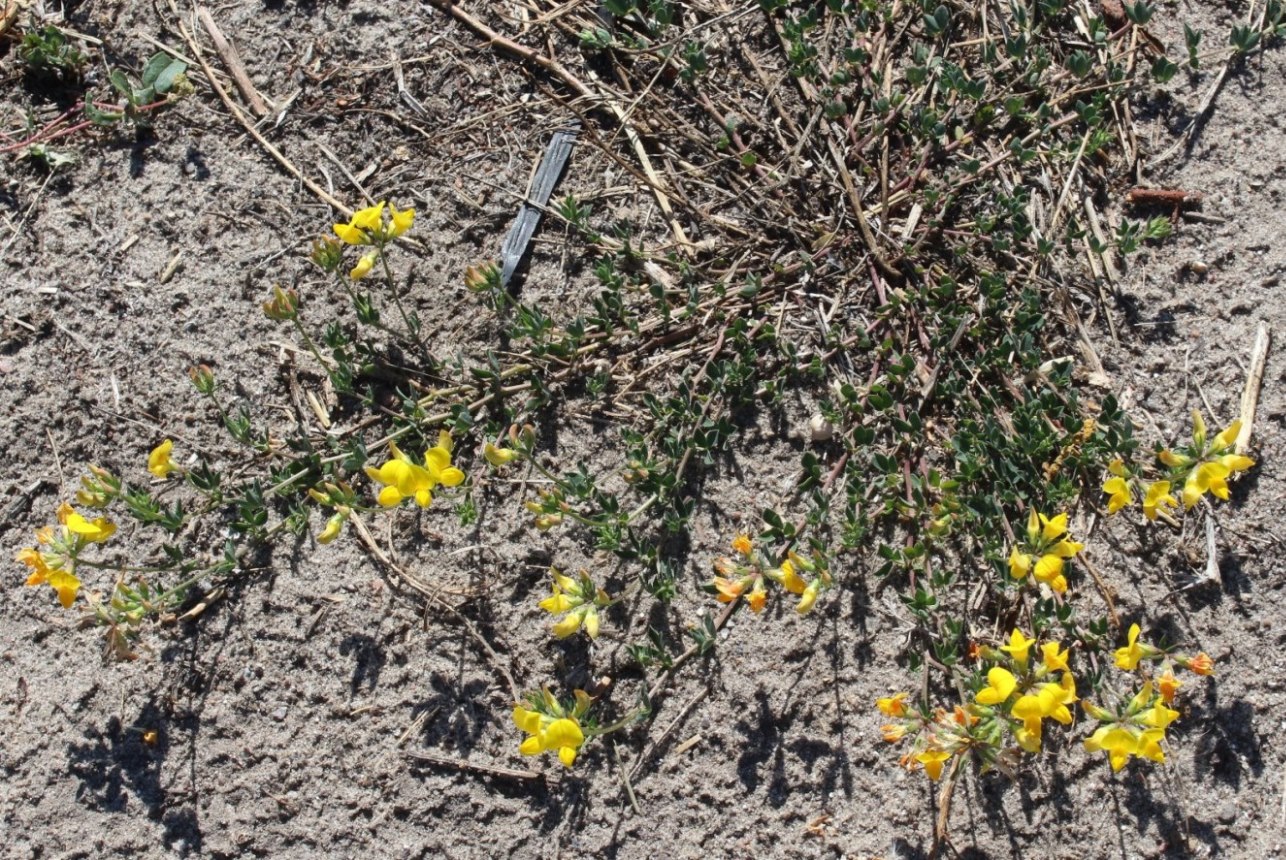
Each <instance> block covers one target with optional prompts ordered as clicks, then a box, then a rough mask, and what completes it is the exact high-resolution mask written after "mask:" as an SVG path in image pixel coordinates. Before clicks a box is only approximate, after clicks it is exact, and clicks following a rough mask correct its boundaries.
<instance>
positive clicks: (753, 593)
mask: <svg viewBox="0 0 1286 860" xmlns="http://www.w3.org/2000/svg"><path fill="white" fill-rule="evenodd" d="M767 603H768V590H767V589H766V588H764V581H763V579H756V580H755V587H754V588H752V589H750V593H749V594H747V595H746V605H747V606H749V607H750V611H751V612H753V613H755V614H756V615H758V614H759V613H760V612H763V611H764V606H765V605H766V604H767Z"/></svg>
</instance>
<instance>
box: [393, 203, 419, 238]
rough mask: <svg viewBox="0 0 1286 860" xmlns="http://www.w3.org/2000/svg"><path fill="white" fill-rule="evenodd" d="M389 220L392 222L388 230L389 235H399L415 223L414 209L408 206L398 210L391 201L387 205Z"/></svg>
mask: <svg viewBox="0 0 1286 860" xmlns="http://www.w3.org/2000/svg"><path fill="white" fill-rule="evenodd" d="M388 214H389V220H390V221H391V222H392V228H391V229H390V230H389V234H390V235H391V236H394V237H397V236H401V235H402V234H403V233H405V232H406V231H407V230H410V229H411V225H412V224H414V223H415V210H414V209H412V208H410V207H409V206H408V207H407V208H405V209H403V210H401V211H400V212H399V211H398V208H397V207H396V206H394V205H393V204H392V203H390V204H389V205H388Z"/></svg>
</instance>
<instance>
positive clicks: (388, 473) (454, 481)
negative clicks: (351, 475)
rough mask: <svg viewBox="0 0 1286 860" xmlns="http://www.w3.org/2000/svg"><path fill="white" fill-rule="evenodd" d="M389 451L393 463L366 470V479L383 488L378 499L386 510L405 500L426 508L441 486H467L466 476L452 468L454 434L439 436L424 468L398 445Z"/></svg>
mask: <svg viewBox="0 0 1286 860" xmlns="http://www.w3.org/2000/svg"><path fill="white" fill-rule="evenodd" d="M388 447H389V452H390V453H391V454H392V455H393V457H392V459H390V460H388V461H387V462H386V463H384V464H383V465H382V466H380V467H378V468H376V467H374V466H367V467H366V474H367V476H368V477H369V478H370V479H371V480H372V481H376V482H377V483H380V484H383V485H384V487H383V489H381V490H380V492H379V496H377V501H378V502H379V503H380V505H381V506H383V507H386V508H391V507H395V506H397V505H400V504H401V503H402V502H403V501H405V500H406V499H414V500H415V503H416V504H417V505H419V506H420V507H422V508H427V507H428V506H429V505H430V504H432V503H433V490H434V488H435V487H437V486H438V485H439V484H441V485H442V486H444V487H457V486H459V485H460V484H462V483H464V472H462V471H460V470H459V469H457V468H456V467H455V466H452V465H451V448H452V442H451V434H450V433H448V432H447V431H445V430H443V431H442V432H441V433H439V434H438V444H437V445H435V446H434V447H432V448H430V449H429V450H428V451H425V452H424V465H423V466H421V465H420V464H419V463H416V462H415V461H414V460H412V459H411V458H410V457H408V456H407V455H406V454H404V453H402V451H401V450H400V449H399V448H398V447H397V445H396V444H395V443H392V442H390V443H389V446H388Z"/></svg>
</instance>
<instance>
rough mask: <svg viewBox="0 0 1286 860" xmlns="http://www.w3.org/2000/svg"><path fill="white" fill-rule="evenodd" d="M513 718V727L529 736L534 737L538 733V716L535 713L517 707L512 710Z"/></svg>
mask: <svg viewBox="0 0 1286 860" xmlns="http://www.w3.org/2000/svg"><path fill="white" fill-rule="evenodd" d="M513 718H514V725H516V726H517V727H518V728H520V729H522V730H523V731H524V732H526V733H527V734H529V735H534V734H536V733H537V732H539V731H540V714H539V713H538V712H536V711H532V710H529V709H527V708H524V707H522V706H521V705H519V706H516V707H515V708H514V713H513Z"/></svg>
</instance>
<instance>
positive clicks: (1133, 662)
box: [1114, 624, 1146, 672]
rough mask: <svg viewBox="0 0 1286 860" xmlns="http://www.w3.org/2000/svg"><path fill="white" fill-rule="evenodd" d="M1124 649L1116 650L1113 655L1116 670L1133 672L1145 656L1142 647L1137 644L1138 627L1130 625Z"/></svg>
mask: <svg viewBox="0 0 1286 860" xmlns="http://www.w3.org/2000/svg"><path fill="white" fill-rule="evenodd" d="M1126 642H1127V643H1128V644H1126V646H1125V647H1124V648H1117V649H1116V653H1115V655H1114V659H1115V661H1116V665H1117V668H1119V669H1124V670H1125V671H1127V672H1133V671H1134V670H1135V669H1136V668H1138V665H1139V660H1141V659H1143V657H1144V656H1146V652H1145V650H1144V646H1142V645H1140V644H1139V625H1137V624H1131V625H1130V632H1129V634H1128V638H1127V639H1126Z"/></svg>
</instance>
